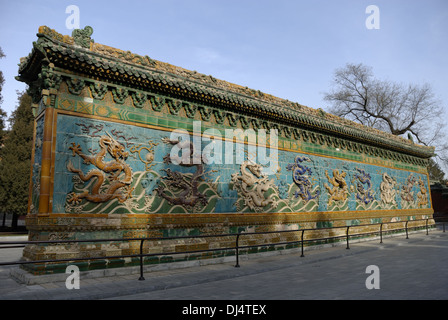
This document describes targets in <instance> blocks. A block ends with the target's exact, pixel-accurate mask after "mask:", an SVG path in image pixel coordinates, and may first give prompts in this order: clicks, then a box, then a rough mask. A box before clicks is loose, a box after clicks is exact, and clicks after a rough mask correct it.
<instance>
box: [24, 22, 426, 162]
mask: <svg viewBox="0 0 448 320" xmlns="http://www.w3.org/2000/svg"><path fill="white" fill-rule="evenodd" d="M75 31H76V32H74V33H73V36H72V37H70V36H66V35H61V34H59V33H57V32H56V31H54V30H52V29H50V28H48V27H45V26H42V27H40V28H39V33H38V34H37V36H38V41H37V42H34V43H33V50H32V52H31V53H30V55H29V56H28V57H26V58H22V59H21V63H20V65H19V76H18V77H17V79H18V80H19V81H23V82H26V83H28V84H30V86H31V84H33V83H34V84H36V83H38V84H39V85H38V86H39V87H40V89H48V88H51V86H52V80H51V79H47V78H45V76H43V75H42V72H44V73H45V72H46V70H47V69H48V68H53V69H54V68H60V69H61V70H66V71H68V72H70V73H73V74H77V75H82V76H85V77H88V78H92V79H95V80H99V81H106V82H109V83H115V84H118V85H122V86H128V87H131V88H133V89H136V90H140V91H150V92H157V93H160V94H164V95H168V96H172V97H177V98H181V99H183V100H186V101H191V102H199V103H203V104H207V105H212V106H215V107H218V108H220V109H223V110H227V111H231V112H235V113H239V114H243V115H250V116H254V117H260V116H261V117H263V118H264V119H266V120H268V121H271V122H273V123H279V124H284V125H288V126H291V127H296V128H303V129H307V130H312V131H315V132H318V133H324V134H330V135H333V136H338V137H341V138H343V139H347V140H350V141H356V142H362V143H364V144H368V145H372V146H375V147H379V148H384V149H390V150H393V151H398V152H401V153H404V154H408V155H411V156H414V157H419V158H424V159H427V158H430V157H431V156H433V155H434V147H427V146H422V145H418V144H414V143H413V142H412V141H410V140H407V139H404V138H402V137H398V136H394V135H392V134H388V133H385V132H383V131H380V130H376V129H373V128H370V127H366V126H363V125H360V124H358V123H355V122H352V121H349V120H347V119H343V118H339V117H337V116H334V115H332V114H329V113H326V112H324V111H323V110H321V109H318V110H315V109H312V108H309V107H306V106H303V105H300V104H298V103H294V102H291V101H288V100H284V99H280V98H277V97H274V96H272V95H269V94H265V93H262V92H260V91H256V90H252V89H249V88H247V87H242V86H239V85H235V84H232V83H229V82H226V81H223V80H219V79H216V78H214V77H212V76H207V75H204V74H200V73H198V72H196V71H190V70H186V69H183V68H180V67H176V66H173V65H170V64H168V63H164V62H160V61H157V60H153V59H151V58H149V57H148V56H140V55H137V54H134V53H131V52H130V51H123V50H119V49H115V48H111V47H108V46H105V45H101V44H98V43H95V42H93V40H92V39H91V38H90V36H91V34H92V32H93V30H92V29H91V28H90V27H86V28H85V29H83V30H75ZM42 82H44V83H42Z"/></svg>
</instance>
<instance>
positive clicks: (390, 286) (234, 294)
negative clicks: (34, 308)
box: [0, 229, 448, 306]
mask: <svg viewBox="0 0 448 320" xmlns="http://www.w3.org/2000/svg"><path fill="white" fill-rule="evenodd" d="M0 241H1V240H0ZM383 242H384V243H383V244H379V241H378V240H372V241H367V242H358V243H353V242H352V243H351V244H350V250H346V249H345V243H344V244H343V245H341V246H336V247H329V248H320V249H318V250H307V251H305V257H300V252H296V253H291V254H280V255H273V256H262V257H257V258H250V259H247V257H246V258H245V257H244V256H242V257H240V265H241V267H240V268H235V267H234V261H232V262H225V263H221V264H212V265H206V266H200V267H191V268H183V269H171V270H161V271H152V272H150V273H145V278H146V280H144V281H138V280H137V279H138V276H139V275H138V274H136V273H133V274H128V275H123V274H122V275H118V274H117V275H115V276H112V277H104V276H103V277H93V276H85V275H84V274H83V273H81V275H80V289H72V290H68V289H67V288H66V286H65V278H66V277H67V276H68V274H61V275H59V276H62V277H63V278H59V281H57V280H54V281H49V282H48V281H47V282H45V283H40V284H31V285H25V284H20V283H17V282H16V281H15V280H14V279H12V278H11V277H10V272H11V271H15V272H17V270H18V269H17V267H15V266H14V267H0V300H17V299H26V300H35V299H45V300H51V299H58V300H60V299H76V300H94V299H120V300H141V299H145V300H300V299H307V300H334V299H344V300H353V299H356V300H371V299H380V300H382V299H393V300H427V299H431V300H446V299H448V272H447V266H448V232H447V233H443V232H442V231H441V230H440V229H439V230H430V231H429V235H426V232H425V231H419V232H415V233H410V234H409V239H405V235H399V236H394V237H387V238H384V239H383ZM14 256H16V257H17V258H18V257H20V250H19V249H2V250H0V261H14V260H16V259H13V258H14ZM371 265H373V266H377V267H378V269H377V272H374V273H372V274H371V273H370V272H369V273H366V268H367V267H368V266H371ZM133 271H135V270H133ZM375 275H379V277H377V278H376V281H370V280H368V281H367V283H372V284H379V289H367V287H366V279H367V278H368V277H370V278H369V279H372V277H373V276H375ZM61 280H62V281H61ZM255 302H256V301H253V303H255ZM235 303H237V302H236V301H235ZM186 305H187V306H188V303H187V304H186Z"/></svg>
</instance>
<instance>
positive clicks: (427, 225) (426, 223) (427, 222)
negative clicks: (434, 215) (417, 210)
mask: <svg viewBox="0 0 448 320" xmlns="http://www.w3.org/2000/svg"><path fill="white" fill-rule="evenodd" d="M428 234H429V233H428V218H426V235H428Z"/></svg>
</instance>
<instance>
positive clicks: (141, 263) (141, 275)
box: [138, 239, 145, 280]
mask: <svg viewBox="0 0 448 320" xmlns="http://www.w3.org/2000/svg"><path fill="white" fill-rule="evenodd" d="M143 241H145V239H142V240H141V241H140V278H138V280H145V277H143Z"/></svg>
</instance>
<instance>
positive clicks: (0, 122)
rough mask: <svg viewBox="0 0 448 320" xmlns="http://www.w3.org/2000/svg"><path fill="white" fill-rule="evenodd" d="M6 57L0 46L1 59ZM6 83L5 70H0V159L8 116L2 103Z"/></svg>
mask: <svg viewBox="0 0 448 320" xmlns="http://www.w3.org/2000/svg"><path fill="white" fill-rule="evenodd" d="M3 57H5V54H4V53H3V50H2V48H1V47H0V59H1V58H3ZM4 83H5V78H4V77H3V72H2V71H1V70H0V160H1V158H2V148H3V144H4V142H5V141H4V140H5V135H6V133H5V118H6V112H5V111H3V109H2V108H1V104H2V102H3V96H2V88H3V84H4Z"/></svg>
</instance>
